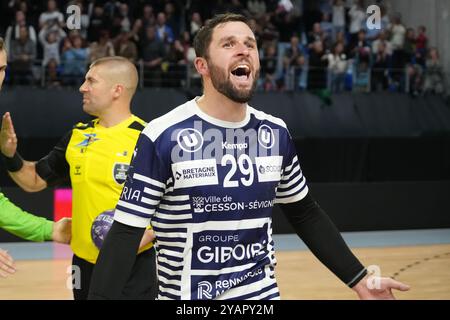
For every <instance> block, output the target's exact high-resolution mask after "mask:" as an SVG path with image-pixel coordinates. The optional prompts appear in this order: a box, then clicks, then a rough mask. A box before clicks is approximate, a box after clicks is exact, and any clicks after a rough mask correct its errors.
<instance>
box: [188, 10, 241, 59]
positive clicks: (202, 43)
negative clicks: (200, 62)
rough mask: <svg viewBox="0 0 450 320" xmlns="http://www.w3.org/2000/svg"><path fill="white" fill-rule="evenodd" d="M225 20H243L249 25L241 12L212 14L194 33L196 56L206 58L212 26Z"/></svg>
mask: <svg viewBox="0 0 450 320" xmlns="http://www.w3.org/2000/svg"><path fill="white" fill-rule="evenodd" d="M227 22H243V23H245V24H246V25H248V26H249V27H250V25H249V21H248V19H247V18H246V17H245V16H243V15H241V14H235V13H224V14H218V15H216V16H214V17H213V18H212V19H211V20H209V21H208V22H207V23H206V24H205V25H204V26H203V27H202V28H201V29H200V30H199V31H198V32H197V34H196V35H195V38H194V49H195V54H196V55H197V57H202V58H208V48H209V45H210V44H211V39H212V34H213V31H214V28H215V27H217V26H218V25H220V24H223V23H227Z"/></svg>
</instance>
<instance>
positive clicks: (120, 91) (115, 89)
mask: <svg viewBox="0 0 450 320" xmlns="http://www.w3.org/2000/svg"><path fill="white" fill-rule="evenodd" d="M112 90H113V98H114V99H117V98H119V97H120V96H121V95H122V94H123V93H124V91H125V88H124V87H123V85H121V84H117V85H115V86H114V87H113V89H112Z"/></svg>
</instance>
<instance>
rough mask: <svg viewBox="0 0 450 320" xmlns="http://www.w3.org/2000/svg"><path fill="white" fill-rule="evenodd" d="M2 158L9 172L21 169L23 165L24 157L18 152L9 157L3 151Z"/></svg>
mask: <svg viewBox="0 0 450 320" xmlns="http://www.w3.org/2000/svg"><path fill="white" fill-rule="evenodd" d="M2 159H3V163H4V164H5V167H6V170H8V171H9V172H16V171H19V170H20V169H22V167H23V159H22V157H21V156H20V154H19V153H18V152H16V153H14V156H13V157H12V158H10V157H7V156H5V155H4V154H3V153H2Z"/></svg>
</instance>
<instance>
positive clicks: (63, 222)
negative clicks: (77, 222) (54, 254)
mask: <svg viewBox="0 0 450 320" xmlns="http://www.w3.org/2000/svg"><path fill="white" fill-rule="evenodd" d="M70 239H72V219H70V218H61V219H60V220H59V221H58V222H55V223H54V224H53V232H52V240H53V241H55V242H58V243H63V244H69V243H70Z"/></svg>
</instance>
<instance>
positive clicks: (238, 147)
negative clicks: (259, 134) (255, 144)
mask: <svg viewBox="0 0 450 320" xmlns="http://www.w3.org/2000/svg"><path fill="white" fill-rule="evenodd" d="M247 148H248V143H246V142H245V143H228V142H226V141H224V142H222V149H226V150H245V149H247Z"/></svg>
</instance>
